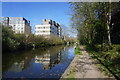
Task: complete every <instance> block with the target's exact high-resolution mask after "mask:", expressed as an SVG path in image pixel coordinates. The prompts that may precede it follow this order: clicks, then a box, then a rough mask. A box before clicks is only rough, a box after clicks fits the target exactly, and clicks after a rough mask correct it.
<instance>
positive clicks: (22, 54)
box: [2, 46, 75, 78]
mask: <svg viewBox="0 0 120 80" xmlns="http://www.w3.org/2000/svg"><path fill="white" fill-rule="evenodd" d="M74 48H75V46H54V47H49V48H42V49H35V50H30V51H19V52H15V53H6V54H4V53H3V55H2V70H3V71H2V77H3V78H60V77H61V76H62V74H63V73H64V71H65V70H66V68H67V67H68V66H69V64H70V62H71V61H72V60H73V58H74V56H75V55H74Z"/></svg>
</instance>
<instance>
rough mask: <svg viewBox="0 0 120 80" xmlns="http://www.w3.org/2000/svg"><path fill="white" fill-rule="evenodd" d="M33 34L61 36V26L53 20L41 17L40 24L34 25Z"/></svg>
mask: <svg viewBox="0 0 120 80" xmlns="http://www.w3.org/2000/svg"><path fill="white" fill-rule="evenodd" d="M35 35H43V36H46V37H50V36H52V35H54V36H58V37H61V27H60V25H59V24H58V23H56V22H55V21H52V20H50V19H43V22H42V24H41V25H35Z"/></svg>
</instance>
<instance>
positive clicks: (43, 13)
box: [2, 2, 71, 32]
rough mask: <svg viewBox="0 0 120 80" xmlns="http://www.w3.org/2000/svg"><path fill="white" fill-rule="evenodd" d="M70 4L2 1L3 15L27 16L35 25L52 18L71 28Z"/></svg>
mask: <svg viewBox="0 0 120 80" xmlns="http://www.w3.org/2000/svg"><path fill="white" fill-rule="evenodd" d="M69 7H70V4H69V3H68V2H2V16H3V17H25V18H26V19H27V20H30V22H31V26H32V32H34V26H35V25H37V24H42V20H43V19H51V20H53V21H56V22H58V23H59V24H64V25H65V26H67V27H68V28H70V17H71V16H70V8H69Z"/></svg>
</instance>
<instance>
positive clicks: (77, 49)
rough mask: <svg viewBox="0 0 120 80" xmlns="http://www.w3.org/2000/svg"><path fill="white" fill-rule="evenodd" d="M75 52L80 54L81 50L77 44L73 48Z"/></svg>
mask: <svg viewBox="0 0 120 80" xmlns="http://www.w3.org/2000/svg"><path fill="white" fill-rule="evenodd" d="M75 54H78V55H82V52H81V50H80V47H79V46H78V45H77V46H76V48H75Z"/></svg>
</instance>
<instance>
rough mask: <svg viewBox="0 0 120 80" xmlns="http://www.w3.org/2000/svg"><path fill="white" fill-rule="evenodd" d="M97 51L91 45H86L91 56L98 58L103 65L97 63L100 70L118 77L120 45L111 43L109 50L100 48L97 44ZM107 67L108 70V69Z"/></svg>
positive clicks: (119, 74) (119, 70) (119, 71)
mask: <svg viewBox="0 0 120 80" xmlns="http://www.w3.org/2000/svg"><path fill="white" fill-rule="evenodd" d="M96 46H97V51H96V50H95V49H94V48H93V47H89V46H87V47H86V50H87V51H88V52H89V53H90V54H92V55H93V56H92V58H94V59H95V58H96V59H98V60H100V61H101V62H102V63H103V64H104V65H101V64H100V65H99V66H100V68H101V71H105V73H107V74H108V75H110V74H111V73H112V74H113V75H114V76H115V77H116V79H117V78H120V64H119V61H120V45H112V49H111V50H107V51H106V50H105V49H103V48H102V49H101V48H100V47H99V46H98V45H96ZM108 69H109V71H110V72H109V71H108Z"/></svg>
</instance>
